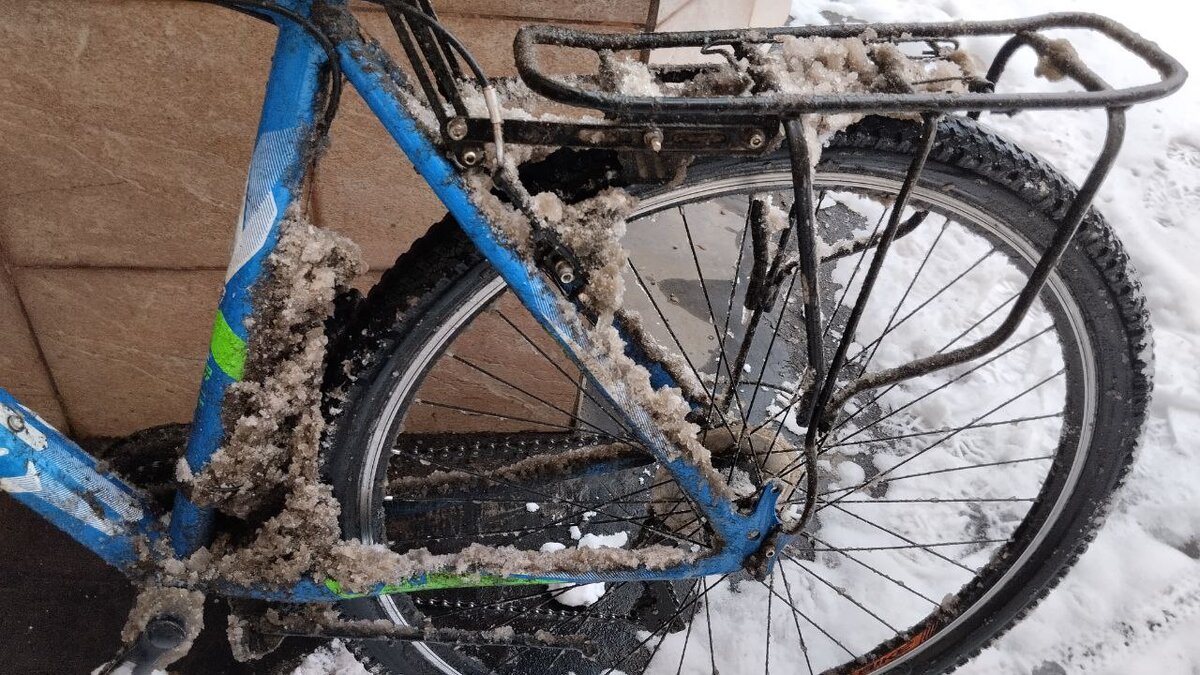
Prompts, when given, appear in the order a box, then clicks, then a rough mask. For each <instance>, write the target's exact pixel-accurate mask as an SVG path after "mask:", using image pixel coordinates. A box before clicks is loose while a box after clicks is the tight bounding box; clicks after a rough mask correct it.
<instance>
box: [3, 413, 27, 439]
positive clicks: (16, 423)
mask: <svg viewBox="0 0 1200 675" xmlns="http://www.w3.org/2000/svg"><path fill="white" fill-rule="evenodd" d="M5 422H6V423H7V424H8V428H9V430H10V431H12V432H13V433H14V434H19V433H21V432H22V431H25V418H24V417H21V416H20V415H18V414H17V413H12V414H11V415H9V416H8V419H7V420H5Z"/></svg>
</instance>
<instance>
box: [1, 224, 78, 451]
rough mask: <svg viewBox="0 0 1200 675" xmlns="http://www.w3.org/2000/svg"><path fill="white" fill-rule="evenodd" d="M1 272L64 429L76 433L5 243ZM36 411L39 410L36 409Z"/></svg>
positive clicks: (2, 249)
mask: <svg viewBox="0 0 1200 675" xmlns="http://www.w3.org/2000/svg"><path fill="white" fill-rule="evenodd" d="M0 274H3V275H4V282H5V285H7V286H9V287H10V288H12V291H13V299H14V300H16V301H17V310H18V311H20V312H21V319H22V320H23V321H24V322H25V329H26V330H28V331H29V337H30V339H31V340H32V341H33V348H34V351H36V352H37V357H38V361H40V362H41V364H42V369H43V370H44V371H45V373H46V379H47V380H48V381H49V382H50V392H51V393H52V394H53V395H54V401H55V402H56V403H58V408H59V410H60V411H61V412H62V416H63V424H64V426H66V429H63V430H62V431H64V432H65V433H66V434H67V435H68V436H72V437H73V436H74V435H75V424H74V423H73V422H72V421H71V411H70V409H69V408H68V407H67V401H66V399H65V398H63V394H62V390H61V389H60V388H59V386H58V379H57V378H55V376H54V369H53V368H51V367H50V360H49V359H48V358H46V350H45V349H44V348H43V347H42V338H41V335H39V334H38V331H37V329H36V328H34V325H33V319H32V318H31V317H30V316H29V308H28V307H26V306H25V298H24V296H22V295H21V287H20V284H18V283H17V276H16V274H14V273H13V266H12V264H11V263H10V262H9V259H8V250H7V248H5V247H4V246H3V245H0ZM34 412H37V411H36V410H35V411H34Z"/></svg>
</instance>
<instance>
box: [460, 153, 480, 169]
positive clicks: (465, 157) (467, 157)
mask: <svg viewBox="0 0 1200 675" xmlns="http://www.w3.org/2000/svg"><path fill="white" fill-rule="evenodd" d="M459 159H460V160H462V163H463V164H465V165H467V166H475V165H476V164H478V163H479V153H478V152H476V151H474V150H467V151H465V152H463V154H462V155H461V156H460V157H459Z"/></svg>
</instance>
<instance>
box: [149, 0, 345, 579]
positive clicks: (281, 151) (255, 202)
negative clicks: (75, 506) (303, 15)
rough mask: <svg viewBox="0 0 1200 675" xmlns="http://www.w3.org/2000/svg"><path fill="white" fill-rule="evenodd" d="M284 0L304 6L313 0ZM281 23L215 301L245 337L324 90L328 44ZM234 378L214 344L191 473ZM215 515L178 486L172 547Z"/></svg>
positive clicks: (205, 528)
mask: <svg viewBox="0 0 1200 675" xmlns="http://www.w3.org/2000/svg"><path fill="white" fill-rule="evenodd" d="M280 4H281V5H284V6H289V5H290V8H291V9H294V10H296V11H307V9H308V4H309V3H308V0H304V1H302V2H293V3H287V2H283V3H280ZM280 24H281V25H280V29H279V38H278V40H277V42H276V45H275V56H274V58H273V59H272V62H271V74H270V80H269V81H268V84H267V91H266V95H265V97H264V100H263V109H262V117H261V119H260V121H259V126H258V136H257V140H256V141H255V150H254V157H253V160H252V161H251V163H250V170H249V177H248V179H247V182H246V197H245V201H244V204H243V210H242V217H241V219H240V222H239V223H238V231H237V235H238V238H239V240H238V246H237V247H235V251H234V259H233V260H232V261H231V262H230V270H231V272H233V274H232V276H231V277H230V278H229V280H228V281H227V282H226V284H225V289H224V292H223V294H222V296H221V302H220V305H219V307H218V311H220V313H221V314H222V315H223V316H224V317H225V321H226V322H227V323H228V324H229V327H230V328H231V329H233V332H234V333H235V334H237V335H238V337H240V338H241V339H243V340H247V339H248V337H249V336H248V334H247V332H246V319H247V318H249V317H250V316H251V315H252V314H253V311H254V309H253V305H254V297H253V296H254V285H255V284H256V283H257V282H258V280H259V279H260V278H261V277H262V275H263V265H264V263H265V261H266V259H267V257H268V256H269V255H270V254H271V252H272V251H273V250H274V248H275V244H276V240H277V238H278V235H279V223H280V222H281V221H282V220H283V218H284V215H285V214H286V213H287V212H288V209H289V208H291V207H292V205H293V203H294V202H295V201H296V199H297V198H298V195H297V194H296V190H297V187H298V186H299V183H300V180H301V178H302V174H303V172H304V170H305V166H306V162H305V157H304V155H305V152H306V151H307V148H308V146H309V141H310V135H311V130H312V127H313V123H314V121H315V116H314V115H315V110H316V108H317V105H318V101H319V98H320V89H319V77H318V76H319V73H320V69H321V66H322V65H323V64H324V63H325V52H324V51H323V50H322V49H320V48H319V46H318V45H316V43H315V42H313V40H312V38H311V37H310V36H309V35H308V34H307V33H305V32H304V30H303V29H301V28H299V27H297V26H295V25H294V24H292V23H290V22H287V21H283V22H280ZM239 254H242V255H240V256H239ZM231 384H233V379H232V378H230V377H229V376H228V375H226V374H225V373H224V372H222V370H221V369H220V368H219V367H218V366H217V363H216V361H215V359H214V358H213V356H212V353H211V351H210V353H209V356H208V362H207V364H206V366H205V369H204V381H203V382H202V383H201V385H200V398H199V400H198V401H197V404H196V412H195V415H194V417H193V420H192V430H191V436H190V438H189V439H188V448H187V455H186V456H187V462H188V466H190V467H191V469H192V472H193V473H195V472H198V471H200V470H201V469H202V468H203V467H204V465H205V464H207V463H208V460H209V458H210V457H212V455H213V453H214V452H216V451H217V449H218V448H220V446H221V442H222V440H223V438H224V429H223V426H222V423H221V406H222V403H223V402H224V400H225V391H226V389H227V388H228V387H229V385H231ZM212 519H213V514H212V512H211V510H210V509H206V508H200V507H198V506H196V505H195V504H193V503H192V502H191V500H189V499H188V498H187V497H186V496H185V495H183V494H182V493H179V494H176V497H175V508H174V510H173V512H172V517H171V545H172V547H173V548H174V550H175V554H176V555H178V556H180V557H186V556H188V555H191V554H192V553H193V552H195V551H196V549H198V548H200V547H201V546H205V545H207V544H208V543H209V542H210V541H211V540H212Z"/></svg>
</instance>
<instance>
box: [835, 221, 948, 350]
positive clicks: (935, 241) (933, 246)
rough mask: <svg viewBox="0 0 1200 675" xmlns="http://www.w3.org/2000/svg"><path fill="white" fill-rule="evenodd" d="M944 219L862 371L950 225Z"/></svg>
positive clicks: (877, 348) (889, 329)
mask: <svg viewBox="0 0 1200 675" xmlns="http://www.w3.org/2000/svg"><path fill="white" fill-rule="evenodd" d="M944 221H945V222H943V223H942V229H941V230H939V231H938V233H937V236H936V237H934V239H933V243H932V244H930V245H929V250H927V251H925V257H923V258H921V264H920V265H918V266H917V271H916V272H915V273H914V274H913V275H912V278H911V279H909V280H908V286H907V287H905V289H904V293H903V294H902V295H901V296H900V302H897V303H896V306H895V307H894V308H892V313H891V314H890V315H888V320H887V323H886V324H885V325H884V327H883V333H881V334H880V336H879V337H878V338H877V339H876V340H875V342H874V343H873V344H874V349H872V350H871V353H870V354H868V355H867V360H866V361H865V362H864V363H863V365H862V371H863V372H866V371H867V369H868V368H870V366H871V360H872V359H874V358H875V354H876V352H878V351H879V345H880V343H882V342H883V338H884V337H885V336H886V335H887V334H888V333H890V332H892V330H894V328H893V326H892V323H893V322H894V321H895V320H896V315H897V314H899V313H900V308H901V307H903V306H904V301H905V300H908V295H909V294H910V293H912V289H913V286H916V285H917V279H920V278H921V272H924V271H925V265H926V264H928V263H929V258H930V257H931V256H932V255H933V251H934V249H936V248H937V245H938V243H939V242H941V240H942V235H944V234H946V228H948V227H949V226H950V219H948V218H946V219H944ZM941 292H942V291H938V293H939V294H940V293H941ZM914 313H915V312H914ZM901 323H903V322H901ZM897 325H899V324H897ZM864 351H865V350H864ZM860 354H862V352H859V353H858V354H855V355H854V356H852V357H850V358H849V359H848V361H855V360H857V359H858V357H859V355H860Z"/></svg>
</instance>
